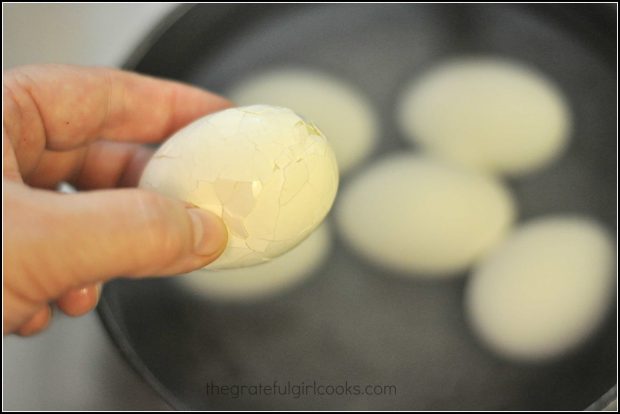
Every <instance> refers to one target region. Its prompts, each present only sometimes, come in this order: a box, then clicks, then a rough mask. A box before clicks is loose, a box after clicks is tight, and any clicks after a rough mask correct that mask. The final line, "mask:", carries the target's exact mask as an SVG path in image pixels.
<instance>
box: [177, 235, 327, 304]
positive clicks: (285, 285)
mask: <svg viewBox="0 0 620 414" xmlns="http://www.w3.org/2000/svg"><path fill="white" fill-rule="evenodd" d="M329 248H330V237H329V230H328V228H327V225H326V224H325V223H324V224H322V225H321V226H320V227H319V228H318V229H316V230H315V231H314V232H313V233H312V234H310V236H308V238H307V239H306V240H304V241H302V242H301V243H300V244H299V245H298V246H296V247H294V248H293V249H291V250H290V251H289V252H287V253H285V254H283V255H282V256H279V257H276V258H275V259H273V260H271V261H269V262H267V263H265V264H261V265H258V266H250V267H245V268H241V269H228V270H221V271H219V272H209V271H206V270H197V271H195V272H192V273H190V274H188V275H185V276H183V277H180V278H179V279H178V280H179V282H180V283H182V284H183V285H184V286H185V287H186V288H188V289H190V290H191V291H192V292H194V293H199V294H201V295H204V296H205V297H206V298H209V299H213V300H217V301H222V302H254V301H260V300H265V299H269V298H272V297H274V296H277V295H280V294H282V293H284V292H286V291H289V290H290V289H293V288H294V287H295V286H298V285H299V284H301V283H302V282H303V281H304V280H306V279H307V278H308V277H310V276H311V275H312V274H313V273H314V272H315V271H316V270H317V269H318V268H319V267H320V266H321V265H322V264H323V263H324V261H325V259H326V258H327V255H328V253H329Z"/></svg>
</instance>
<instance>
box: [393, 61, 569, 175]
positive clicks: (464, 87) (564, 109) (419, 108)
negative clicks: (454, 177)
mask: <svg viewBox="0 0 620 414" xmlns="http://www.w3.org/2000/svg"><path fill="white" fill-rule="evenodd" d="M398 121H399V123H400V125H401V127H402V129H403V131H404V132H405V134H406V136H407V138H408V139H410V140H412V141H413V142H414V143H416V144H419V145H421V146H422V147H424V148H426V149H427V150H430V151H432V152H433V153H435V154H436V155H439V156H442V157H445V158H446V159H448V160H451V161H456V162H459V163H462V164H465V165H467V166H470V167H475V168H479V169H481V170H485V171H491V172H499V173H507V174H521V173H526V172H529V171H532V170H535V169H537V168H541V167H543V166H544V165H546V164H548V163H549V162H551V161H552V160H554V159H555V158H557V156H558V155H559V154H560V153H561V152H562V150H563V149H564V147H565V146H566V143H567V140H568V135H569V131H570V124H571V116H570V110H569V108H568V105H567V102H566V100H565V98H564V97H563V96H562V94H561V92H560V90H559V89H558V88H557V87H556V86H555V85H554V84H553V83H552V82H551V81H550V80H549V79H547V78H546V77H545V76H544V75H542V74H541V73H538V72H537V71H536V70H534V69H533V68H530V67H527V66H524V65H522V64H518V63H515V62H511V61H508V60H502V59H493V58H478V59H476V58H470V59H458V60H454V61H452V62H449V63H446V64H444V65H442V66H439V67H437V68H434V69H432V70H430V71H429V72H428V73H426V74H424V75H422V76H421V77H420V78H419V79H415V80H414V81H413V82H412V83H411V84H410V85H409V87H407V88H406V89H405V92H404V94H403V96H402V99H401V101H400V106H399V108H398Z"/></svg>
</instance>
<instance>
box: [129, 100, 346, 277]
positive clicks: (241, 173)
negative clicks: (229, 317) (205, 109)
mask: <svg viewBox="0 0 620 414" xmlns="http://www.w3.org/2000/svg"><path fill="white" fill-rule="evenodd" d="M140 187H142V188H146V189H150V190H154V191H157V192H159V193H162V194H164V195H166V196H169V197H174V198H177V199H181V200H184V201H187V202H189V203H192V204H194V205H196V206H198V207H200V208H203V209H205V210H209V211H211V212H213V213H215V214H217V215H218V216H220V217H221V218H222V220H223V221H224V223H225V224H226V226H227V228H228V232H229V237H228V246H227V247H226V250H225V251H224V253H223V254H222V255H221V256H220V257H219V258H218V259H217V260H215V261H214V262H213V263H211V264H210V265H208V266H207V267H206V268H207V269H225V268H235V267H244V266H252V265H256V264H259V263H263V262H266V261H269V260H270V259H272V258H274V257H277V256H279V255H281V254H283V253H285V252H287V251H288V250H290V249H292V248H293V247H295V246H296V245H297V244H299V243H300V242H301V241H302V240H304V239H305V238H306V237H307V236H308V235H309V234H310V233H311V232H312V231H313V230H314V229H315V228H316V227H317V226H318V225H319V224H320V223H321V222H322V221H323V219H324V218H325V216H326V215H327V213H328V211H329V209H330V208H331V206H332V204H333V202H334V198H335V196H336V191H337V189H338V167H337V164H336V158H335V156H334V153H333V151H332V149H331V148H330V146H329V143H328V141H327V139H326V138H325V136H324V135H323V134H322V133H321V131H320V130H319V129H318V128H317V127H316V126H315V125H314V124H312V123H310V122H307V121H306V120H304V119H302V118H301V117H299V116H298V115H297V114H295V113H294V112H293V111H291V110H290V109H286V108H280V107H274V106H267V105H253V106H246V107H240V108H232V109H227V110H225V111H222V112H218V113H215V114H211V115H207V116H205V117H203V118H200V119H198V120H196V121H194V122H193V123H191V124H190V125H188V126H186V127H185V128H183V129H181V130H180V131H178V132H177V133H175V134H174V135H173V136H172V137H170V138H169V139H168V140H167V141H166V142H165V143H164V144H163V145H162V146H161V147H160V148H159V149H158V150H157V152H156V153H155V154H154V156H153V158H152V159H151V160H150V161H149V163H148V164H147V166H146V168H145V169H144V172H143V173H142V178H141V179H140Z"/></svg>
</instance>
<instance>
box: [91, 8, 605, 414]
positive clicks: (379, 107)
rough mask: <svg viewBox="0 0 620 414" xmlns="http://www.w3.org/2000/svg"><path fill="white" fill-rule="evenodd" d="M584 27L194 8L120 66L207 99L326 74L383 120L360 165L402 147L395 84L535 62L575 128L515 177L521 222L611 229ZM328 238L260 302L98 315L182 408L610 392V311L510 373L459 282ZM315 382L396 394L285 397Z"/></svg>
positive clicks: (371, 405) (592, 396) (112, 287)
mask: <svg viewBox="0 0 620 414" xmlns="http://www.w3.org/2000/svg"><path fill="white" fill-rule="evenodd" d="M578 10H579V9H578ZM610 13H611V12H610ZM588 17H589V16H588V15H587V14H586V13H579V12H575V11H573V10H572V9H569V8H568V7H567V8H565V9H561V8H553V7H541V8H537V7H533V6H532V7H526V6H523V5H473V4H466V5H430V4H426V5H425V4H416V5H312V6H307V5H306V6H303V5H283V6H275V5H269V6H268V5H261V6H258V5H252V6H250V5H247V6H243V7H235V6H224V5H198V6H194V7H192V8H191V9H190V10H189V11H187V12H186V13H185V14H184V15H183V16H181V17H180V18H178V19H177V20H176V21H175V22H173V23H172V24H171V25H170V26H168V29H167V31H165V32H164V33H163V34H162V35H161V36H159V37H157V38H155V39H153V40H152V42H151V44H147V45H146V47H145V48H143V49H141V51H142V52H141V54H140V55H139V56H138V55H136V56H137V57H136V56H134V62H133V63H132V66H133V67H134V68H135V69H137V70H139V71H141V72H146V73H150V74H153V75H159V76H168V77H174V78H178V79H182V80H184V81H187V82H191V83H195V84H198V85H201V86H203V87H206V88H209V89H212V90H215V91H219V92H224V91H226V90H227V89H228V88H230V87H231V86H232V85H233V84H234V83H235V82H238V81H240V80H241V79H243V78H244V77H246V76H249V75H251V74H253V73H256V72H258V71H262V70H268V69H270V68H276V67H281V66H302V67H308V68H315V69H318V70H321V71H324V72H328V73H331V74H333V75H334V76H337V77H339V78H342V79H345V80H347V81H348V82H349V83H351V84H353V85H356V86H357V87H358V88H359V89H360V90H361V91H362V93H364V94H365V95H366V96H367V97H368V98H369V99H370V100H371V102H372V103H373V105H374V108H375V109H376V111H377V113H378V116H379V118H380V120H381V127H382V133H381V137H380V144H379V146H378V148H377V149H376V150H375V153H374V155H373V157H371V159H370V160H368V161H367V162H368V163H372V162H373V160H375V159H377V158H378V157H380V156H381V155H383V154H387V153H391V152H394V151H400V150H403V149H405V148H410V146H409V144H407V141H406V140H405V139H404V138H403V137H402V135H401V132H400V131H399V130H398V128H397V126H396V122H395V116H394V114H395V109H396V103H397V101H398V96H399V92H400V91H401V90H402V88H403V87H404V85H405V84H406V83H407V82H408V81H409V80H410V79H412V78H413V77H414V76H416V75H417V74H420V73H422V72H423V71H424V70H426V69H428V68H429V67H431V66H433V65H435V64H438V63H440V62H442V61H444V60H445V59H448V58H451V57H454V56H462V55H472V54H480V55H493V56H503V57H509V58H513V59H516V60H519V61H523V62H526V63H529V64H530V65H533V66H534V67H536V68H538V69H539V70H541V71H543V72H544V73H546V74H547V75H548V76H549V77H550V78H552V79H553V80H554V81H555V82H556V84H557V85H558V86H559V87H560V88H562V90H563V91H564V93H565V94H566V96H567V97H568V100H569V104H570V107H571V110H572V113H573V117H574V118H573V121H574V124H573V125H574V128H573V134H572V136H571V144H570V147H569V149H568V151H567V153H566V154H565V156H563V157H562V158H561V159H560V160H559V161H558V162H556V163H554V164H553V165H551V166H550V167H548V168H545V169H543V170H541V171H539V172H537V173H535V174H532V175H528V176H526V177H523V178H519V179H512V180H510V182H509V185H510V187H511V189H512V190H513V191H514V192H515V194H516V198H517V203H518V204H517V205H518V209H519V220H520V221H523V220H526V219H528V218H531V217H537V216H541V215H544V214H549V213H584V214H587V215H589V216H592V217H595V218H597V219H599V220H601V221H602V222H603V223H605V224H607V225H608V226H609V228H610V231H612V232H614V233H615V224H614V223H615V190H614V189H615V163H616V158H615V154H616V150H615V148H616V143H615V136H616V129H615V125H616V121H615V120H616V97H615V85H616V81H615V76H614V73H615V68H614V63H613V61H614V57H613V54H612V55H609V53H608V51H609V47H608V46H609V45H607V44H606V43H604V42H606V40H605V37H604V36H603V34H602V33H601V32H600V31H599V30H600V29H601V27H600V26H599V27H597V25H596V24H592V25H589V23H588V20H587V18H588ZM365 165H366V164H365ZM361 168H364V165H362V167H361ZM351 176H354V174H352V175H351ZM351 176H346V177H344V178H343V180H342V185H343V186H346V185H347V182H348V180H349V179H350V178H351ZM332 236H333V237H334V248H333V251H332V252H331V254H330V257H329V259H328V260H327V262H326V263H324V264H323V265H322V266H320V268H319V270H318V271H317V272H316V274H315V275H314V276H313V277H312V278H310V279H309V280H308V281H307V282H305V283H304V284H303V285H302V286H300V287H298V288H297V289H295V290H293V291H291V292H290V293H288V294H285V295H283V296H281V297H278V298H276V299H273V300H271V301H267V302H261V303H255V304H244V305H240V304H237V305H233V304H220V303H216V302H211V301H208V300H205V299H204V298H201V297H199V296H197V295H192V294H190V293H188V292H187V291H186V290H184V289H182V288H181V287H180V286H179V283H178V281H176V280H174V279H158V280H144V281H128V280H119V281H115V282H112V283H109V284H108V285H107V286H106V287H105V289H104V293H103V297H102V301H101V305H100V308H99V311H100V313H101V315H102V318H103V320H104V322H105V324H106V326H107V327H108V329H109V330H110V331H111V333H112V335H113V337H114V338H115V339H116V341H117V343H119V344H120V345H121V348H122V349H123V351H124V352H125V354H126V355H127V356H128V357H129V359H130V360H131V362H132V363H133V364H134V366H135V367H136V368H137V369H138V370H139V371H140V372H141V373H143V374H144V375H145V376H146V378H147V380H149V381H150V382H151V383H152V384H153V385H154V386H156V387H157V388H158V389H159V390H160V391H161V392H162V394H164V396H165V397H166V398H167V399H169V400H170V401H171V402H172V404H173V405H174V406H175V407H176V408H193V409H207V408H216V409H300V408H305V409H414V410H425V409H442V410H451V409H454V410H456V409H459V410H465V409H469V410H491V409H512V410H528V409H529V410H535V409H536V410H549V409H553V410H563V409H584V408H586V407H587V406H589V405H590V404H591V403H592V402H593V401H595V400H596V399H597V398H599V397H600V396H601V395H602V394H604V393H605V392H606V391H607V390H608V389H609V388H610V387H611V386H612V385H613V384H614V381H615V375H616V372H615V366H616V352H615V351H616V342H615V337H616V328H615V326H616V324H615V320H612V319H613V317H610V318H609V319H610V320H608V321H607V322H606V325H605V327H604V329H603V330H602V331H601V332H600V333H599V334H598V336H597V337H595V338H593V339H592V340H591V341H590V342H589V343H588V344H587V345H586V346H584V347H583V348H581V349H580V350H579V352H577V353H575V354H573V355H570V356H568V357H565V358H562V359H560V360H558V361H555V362H551V363H546V364H541V365H523V364H515V363H511V362H508V361H505V360H502V359H499V358H497V357H495V356H494V355H492V354H491V353H489V352H488V351H487V350H486V349H484V348H483V347H482V346H481V345H480V344H479V343H478V342H477V341H476V339H475V338H474V337H473V336H472V333H471V331H470V329H469V328H468V327H467V325H466V324H465V321H464V317H463V306H462V296H463V295H462V290H463V286H464V284H465V280H464V279H463V278H461V279H457V280H448V281H441V282H436V283H432V282H422V281H419V282H415V281H411V280H404V279H402V278H398V277H395V276H396V275H390V274H389V272H386V271H385V270H383V269H378V268H375V267H373V266H371V265H369V264H368V263H366V262H364V261H362V260H360V259H359V258H358V257H356V256H355V255H354V254H353V253H352V252H351V251H350V250H349V249H348V248H347V246H346V245H345V244H344V243H342V240H340V239H339V237H338V235H337V234H335V233H334V234H332ZM274 381H277V383H278V384H279V386H280V387H282V389H284V387H286V386H287V384H288V386H289V388H288V389H289V391H290V392H289V395H265V394H264V393H263V395H252V391H250V390H251V389H252V390H253V389H255V388H246V389H245V391H244V394H243V396H238V397H235V396H234V395H231V394H229V395H213V394H214V391H213V388H211V390H209V384H211V385H216V386H225V385H246V386H258V385H259V384H260V385H262V386H268V385H273V383H274ZM317 384H319V385H324V386H326V385H332V386H334V387H336V386H341V385H347V384H348V385H361V386H363V387H364V386H366V385H379V386H388V387H390V386H394V388H395V390H396V391H395V393H394V392H393V391H391V390H393V389H394V388H384V389H385V390H386V391H385V392H383V395H355V394H353V395H351V394H346V393H347V391H346V390H345V395H332V396H327V395H322V396H319V395H315V394H314V393H313V392H312V391H310V392H308V393H307V394H306V395H304V394H303V393H302V391H299V392H297V394H299V395H297V396H296V395H295V394H296V393H295V392H294V390H293V388H292V386H295V385H297V386H299V387H298V388H295V389H296V390H301V389H302V386H303V385H308V386H315V387H316V385H317ZM306 389H307V388H306ZM351 392H353V391H351ZM362 394H363V393H362Z"/></svg>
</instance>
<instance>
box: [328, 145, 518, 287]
mask: <svg viewBox="0 0 620 414" xmlns="http://www.w3.org/2000/svg"><path fill="white" fill-rule="evenodd" d="M514 216H515V207H514V204H513V199H512V196H511V194H510V193H509V192H508V190H507V189H506V188H505V187H504V186H503V185H502V184H501V182H499V181H498V180H497V179H495V178H493V177H490V176H487V175H485V174H481V173H478V172H474V171H469V170H465V169H462V168H459V167H455V166H453V165H449V164H446V163H444V162H442V161H437V160H433V159H431V158H429V157H424V156H420V155H415V154H399V155H393V156H389V157H386V158H384V159H382V160H381V161H379V162H377V163H375V164H373V165H372V166H371V167H370V168H368V169H367V170H365V171H363V172H362V173H361V174H360V175H358V176H357V177H355V179H354V180H353V181H352V182H350V183H349V185H348V186H347V187H345V188H344V191H343V193H342V197H341V199H340V200H339V202H338V204H337V207H336V219H337V224H338V228H339V230H340V232H341V233H342V235H343V237H344V238H345V240H346V241H347V242H348V243H349V245H350V246H352V247H353V249H354V250H356V251H357V252H358V253H359V254H361V255H362V256H363V257H365V258H367V259H368V260H370V261H372V262H374V263H376V264H378V265H381V266H384V267H386V268H388V269H392V270H395V271H397V272H402V273H404V274H408V275H411V276H414V277H431V276H432V277H447V276H453V275H457V274H459V272H462V271H463V270H466V269H467V267H468V266H469V265H471V264H472V263H473V262H474V261H475V260H476V259H478V258H479V257H480V256H481V255H483V254H484V253H486V252H487V251H489V250H490V249H491V248H492V247H494V246H495V244H496V243H498V242H499V241H500V240H501V238H502V237H503V236H504V235H505V233H506V232H507V230H508V229H509V228H510V226H511V224H512V222H513V219H514Z"/></svg>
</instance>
